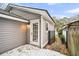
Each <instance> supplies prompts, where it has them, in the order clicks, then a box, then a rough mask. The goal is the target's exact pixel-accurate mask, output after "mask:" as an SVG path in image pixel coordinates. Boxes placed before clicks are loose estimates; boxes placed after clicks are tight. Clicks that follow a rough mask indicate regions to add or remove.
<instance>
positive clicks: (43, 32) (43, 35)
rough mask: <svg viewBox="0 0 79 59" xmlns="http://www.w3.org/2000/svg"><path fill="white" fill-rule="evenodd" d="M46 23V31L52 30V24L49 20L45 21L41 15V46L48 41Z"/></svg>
mask: <svg viewBox="0 0 79 59" xmlns="http://www.w3.org/2000/svg"><path fill="white" fill-rule="evenodd" d="M46 23H47V24H48V31H54V25H53V24H52V23H50V22H49V21H46V19H45V18H43V16H41V48H43V47H44V46H45V45H46V44H47V43H48V31H46Z"/></svg>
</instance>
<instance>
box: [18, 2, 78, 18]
mask: <svg viewBox="0 0 79 59" xmlns="http://www.w3.org/2000/svg"><path fill="white" fill-rule="evenodd" d="M17 5H21V6H28V7H33V8H40V9H46V10H47V11H48V12H49V13H50V15H51V16H55V17H57V18H63V17H72V16H75V15H78V14H79V3H17Z"/></svg>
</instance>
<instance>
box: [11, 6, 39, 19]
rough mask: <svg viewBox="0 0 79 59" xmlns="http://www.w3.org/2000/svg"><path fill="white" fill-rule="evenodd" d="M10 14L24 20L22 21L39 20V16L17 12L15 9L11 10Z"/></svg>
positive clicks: (21, 11) (26, 12)
mask: <svg viewBox="0 0 79 59" xmlns="http://www.w3.org/2000/svg"><path fill="white" fill-rule="evenodd" d="M10 13H11V14H12V15H14V14H16V15H19V16H16V15H14V16H16V17H19V18H21V17H22V18H24V19H27V20H32V19H33V20H34V19H39V18H40V15H38V14H34V13H31V12H28V11H23V10H19V9H16V8H13V9H12V10H11V11H10Z"/></svg>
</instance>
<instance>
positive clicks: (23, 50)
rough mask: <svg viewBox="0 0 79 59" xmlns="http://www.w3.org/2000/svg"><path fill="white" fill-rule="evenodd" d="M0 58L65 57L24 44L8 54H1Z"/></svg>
mask: <svg viewBox="0 0 79 59" xmlns="http://www.w3.org/2000/svg"><path fill="white" fill-rule="evenodd" d="M1 56H65V55H63V54H61V53H59V52H56V51H52V50H48V49H40V48H38V47H35V46H32V45H30V44H26V45H23V46H20V47H18V48H15V49H13V50H10V51H8V52H5V53H3V54H1Z"/></svg>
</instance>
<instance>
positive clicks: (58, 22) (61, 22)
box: [53, 17, 68, 31]
mask: <svg viewBox="0 0 79 59" xmlns="http://www.w3.org/2000/svg"><path fill="white" fill-rule="evenodd" d="M53 19H54V21H55V23H56V25H55V27H56V30H57V31H59V29H60V28H61V27H62V26H63V25H64V24H66V23H67V20H68V18H67V17H64V18H62V19H57V18H56V17H53Z"/></svg>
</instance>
